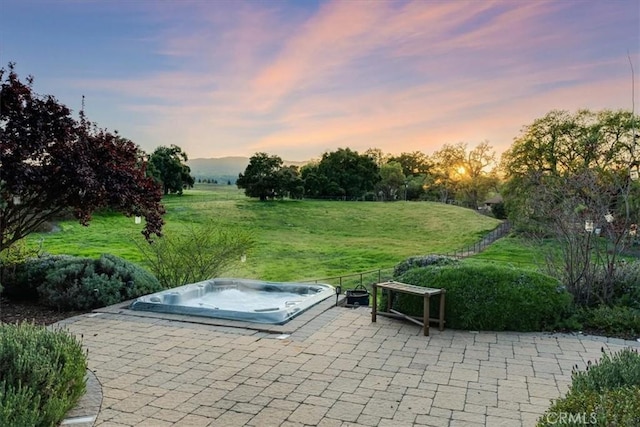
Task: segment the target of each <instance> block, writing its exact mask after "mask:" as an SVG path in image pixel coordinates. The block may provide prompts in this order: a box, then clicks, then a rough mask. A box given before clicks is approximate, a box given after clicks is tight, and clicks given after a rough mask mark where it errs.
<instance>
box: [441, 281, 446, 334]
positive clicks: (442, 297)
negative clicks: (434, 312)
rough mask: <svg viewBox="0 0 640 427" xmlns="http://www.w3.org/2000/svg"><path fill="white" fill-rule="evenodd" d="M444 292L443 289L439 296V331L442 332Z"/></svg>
mask: <svg viewBox="0 0 640 427" xmlns="http://www.w3.org/2000/svg"><path fill="white" fill-rule="evenodd" d="M445 293H446V291H445V290H444V289H443V290H442V293H441V294H440V331H444V296H445Z"/></svg>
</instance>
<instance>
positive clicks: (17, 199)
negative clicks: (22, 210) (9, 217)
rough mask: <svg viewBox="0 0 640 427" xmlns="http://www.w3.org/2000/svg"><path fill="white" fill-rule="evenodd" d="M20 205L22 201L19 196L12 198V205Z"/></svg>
mask: <svg viewBox="0 0 640 427" xmlns="http://www.w3.org/2000/svg"><path fill="white" fill-rule="evenodd" d="M21 203H22V199H21V198H20V196H13V204H14V205H16V206H18V205H19V204H21Z"/></svg>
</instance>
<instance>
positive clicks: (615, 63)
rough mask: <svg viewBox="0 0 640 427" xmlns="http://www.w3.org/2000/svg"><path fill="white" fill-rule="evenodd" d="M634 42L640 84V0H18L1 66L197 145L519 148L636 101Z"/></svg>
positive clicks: (143, 139) (277, 151)
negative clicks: (556, 115)
mask: <svg viewBox="0 0 640 427" xmlns="http://www.w3.org/2000/svg"><path fill="white" fill-rule="evenodd" d="M627 55H630V57H631V60H632V62H633V64H634V66H635V75H636V87H637V88H640V84H639V81H638V76H639V75H640V2H639V1H638V0H610V1H590V0H585V1H544V0H535V1H534V0H522V1H517V0H509V1H488V0H482V1H481V0H468V1H467V0H451V1H439V0H418V1H408V0H407V1H404V0H394V1H384V0H371V1H367V0H340V1H302V0H300V1H297V0H296V1H293V0H292V1H279V0H274V1H257V0H256V1H226V0H209V1H207V0H198V1H189V0H179V1H178V0H167V1H154V0H109V1H97V0H86V1H82V0H0V62H1V63H2V64H1V65H3V66H6V64H7V63H8V62H9V61H12V62H16V63H17V71H18V73H19V74H20V75H22V76H24V77H26V76H27V75H29V74H32V75H33V76H34V77H35V89H36V91H37V92H39V93H43V94H53V95H55V96H56V97H57V98H58V99H59V100H60V101H61V102H62V103H64V104H66V105H67V106H69V107H70V108H71V109H73V110H74V111H75V112H77V111H78V110H79V109H80V107H81V99H82V95H85V97H86V107H85V109H86V113H87V115H88V117H89V118H90V119H91V120H92V121H95V122H97V123H98V125H99V126H101V127H106V128H108V129H110V130H118V131H119V132H120V133H121V134H122V135H123V136H125V137H127V138H129V139H132V140H133V141H134V142H136V143H137V144H139V145H140V146H141V147H142V148H143V149H145V150H146V151H152V150H153V149H155V147H157V146H159V145H169V144H176V145H179V146H180V147H182V148H183V149H184V150H185V151H186V152H187V154H188V155H189V157H190V158H198V157H224V156H234V155H238V156H246V157H249V156H251V155H253V154H254V153H256V152H267V153H269V154H274V155H278V156H280V157H281V158H283V159H285V160H308V159H311V158H318V157H320V156H321V155H322V153H324V152H326V151H334V150H336V149H337V148H340V147H342V148H345V147H349V148H351V149H352V150H357V151H359V152H363V151H364V150H366V149H367V148H372V147H375V148H380V149H382V151H384V152H385V153H391V154H400V153H401V152H412V151H422V152H424V153H426V154H431V153H433V152H434V151H436V150H439V149H440V148H441V147H442V146H443V145H444V144H456V143H458V142H466V143H468V144H469V146H470V147H473V146H475V145H477V144H478V143H479V142H481V141H484V140H488V141H489V143H490V144H491V145H492V146H493V147H494V149H496V150H497V151H498V152H502V151H503V150H505V149H507V148H508V147H509V146H510V145H511V143H512V141H513V138H514V137H516V136H517V135H518V134H519V132H520V130H521V128H522V126H524V125H526V124H529V123H531V122H532V121H533V120H534V119H536V118H538V117H541V116H543V115H544V114H546V113H547V112H548V111H550V110H552V109H566V110H570V111H574V110H576V109H579V108H589V109H593V110H598V109H602V108H611V109H631V105H632V90H631V68H630V65H629V60H628V56H627ZM638 90H640V89H638ZM637 92H638V91H636V96H635V98H636V99H635V100H636V105H637V106H640V102H638V100H639V97H638V94H637ZM636 111H637V109H636Z"/></svg>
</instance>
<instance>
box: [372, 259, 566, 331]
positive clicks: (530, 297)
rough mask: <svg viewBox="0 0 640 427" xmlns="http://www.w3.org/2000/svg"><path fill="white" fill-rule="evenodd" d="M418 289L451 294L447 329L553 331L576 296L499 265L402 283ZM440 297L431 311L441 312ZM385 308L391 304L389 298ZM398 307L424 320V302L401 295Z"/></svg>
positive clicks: (438, 271) (423, 271) (412, 275)
mask: <svg viewBox="0 0 640 427" xmlns="http://www.w3.org/2000/svg"><path fill="white" fill-rule="evenodd" d="M398 280H399V281H401V282H404V283H409V284H412V285H416V286H424V287H431V288H444V289H446V311H445V320H446V322H447V327H449V328H454V329H469V330H492V331H504V330H508V331H542V330H552V329H554V327H555V326H556V325H557V324H558V323H559V322H560V321H561V320H562V319H563V317H564V314H565V313H567V312H568V311H569V309H570V307H571V300H572V298H571V295H570V294H569V293H568V292H567V291H566V290H565V289H564V288H563V287H562V286H560V282H558V281H557V280H556V279H554V278H552V277H549V276H545V275H543V274H540V273H536V272H532V271H526V270H517V269H514V268H509V267H500V266H495V265H486V266H479V265H464V264H461V265H453V266H443V267H426V268H414V269H411V270H409V271H407V272H406V273H405V274H403V275H402V276H400V277H399V278H398ZM437 300H438V298H433V300H432V307H431V308H430V309H431V312H432V313H437V310H438V305H437V302H438V301H437ZM380 303H381V305H380V307H385V305H386V293H385V294H384V296H383V297H382V298H381V302H380ZM393 307H394V308H395V309H396V310H398V311H400V312H403V313H406V314H409V315H414V316H422V298H421V297H416V296H413V295H405V294H395V298H394V301H393Z"/></svg>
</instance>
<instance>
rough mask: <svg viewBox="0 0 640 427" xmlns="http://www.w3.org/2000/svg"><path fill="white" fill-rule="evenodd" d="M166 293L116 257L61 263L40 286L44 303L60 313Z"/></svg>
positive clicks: (56, 264) (53, 268)
mask: <svg viewBox="0 0 640 427" xmlns="http://www.w3.org/2000/svg"><path fill="white" fill-rule="evenodd" d="M160 290H162V287H161V286H160V283H159V282H158V280H156V278H155V277H153V276H152V275H151V274H150V273H148V272H147V271H145V270H143V269H142V268H140V267H137V266H136V265H134V264H131V263H129V262H127V261H125V260H123V259H121V258H118V257H116V256H114V255H109V254H105V255H102V256H101V257H100V258H99V259H97V260H95V259H91V258H67V259H61V260H57V262H54V263H53V264H52V265H51V266H50V267H49V268H48V269H47V273H46V277H45V280H44V282H43V283H42V284H41V285H40V286H38V296H39V298H40V301H41V302H42V303H43V304H45V305H47V306H50V307H55V308H57V309H59V310H90V309H93V308H98V307H104V306H107V305H112V304H117V303H119V302H121V301H125V300H128V299H131V298H136V297H138V296H141V295H145V294H149V293H153V292H158V291H160Z"/></svg>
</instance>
